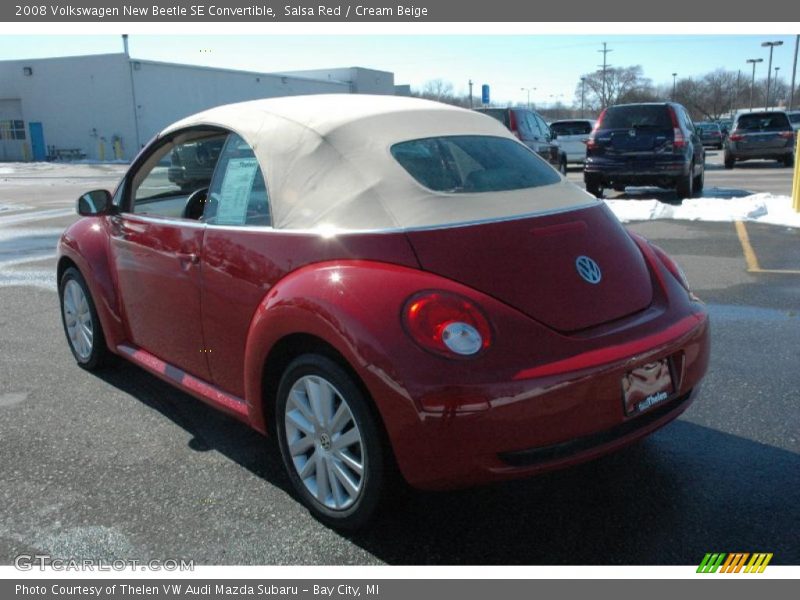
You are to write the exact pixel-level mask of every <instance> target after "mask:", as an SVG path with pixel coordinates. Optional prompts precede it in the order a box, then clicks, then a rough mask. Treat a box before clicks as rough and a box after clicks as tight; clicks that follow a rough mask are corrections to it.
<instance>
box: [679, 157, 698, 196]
mask: <svg viewBox="0 0 800 600" xmlns="http://www.w3.org/2000/svg"><path fill="white" fill-rule="evenodd" d="M693 173H694V163H692V164H691V165H690V166H689V172H688V173H687V174H686V175H684V176H683V177H681V178H680V179H679V180H678V181H677V183H676V185H675V193H676V194H678V199H680V200H684V199H685V198H691V197H692V196H693V195H694V175H693Z"/></svg>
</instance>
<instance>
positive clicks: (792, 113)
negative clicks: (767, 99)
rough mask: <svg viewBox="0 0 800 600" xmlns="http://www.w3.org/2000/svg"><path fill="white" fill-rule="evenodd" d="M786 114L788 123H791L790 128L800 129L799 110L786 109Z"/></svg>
mask: <svg viewBox="0 0 800 600" xmlns="http://www.w3.org/2000/svg"><path fill="white" fill-rule="evenodd" d="M786 116H787V117H789V123H791V124H792V129H794V130H795V131H798V130H800V110H787V111H786Z"/></svg>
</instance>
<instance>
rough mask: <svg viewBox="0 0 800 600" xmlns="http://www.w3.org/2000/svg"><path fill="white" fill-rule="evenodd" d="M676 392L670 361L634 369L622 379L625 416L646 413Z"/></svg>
mask: <svg viewBox="0 0 800 600" xmlns="http://www.w3.org/2000/svg"><path fill="white" fill-rule="evenodd" d="M674 392H675V387H674V385H673V383H672V373H671V371H670V368H669V359H667V358H664V359H662V360H657V361H655V362H651V363H648V364H646V365H644V366H641V367H639V368H638V369H634V370H633V371H631V372H630V373H627V374H626V375H625V376H624V377H623V378H622V398H623V406H624V408H625V415H626V416H631V415H636V414H638V413H641V412H644V411H646V410H648V409H649V408H651V407H653V406H655V405H657V404H660V403H661V402H664V401H665V400H667V399H668V398H670V397H671V396H672V394H673V393H674Z"/></svg>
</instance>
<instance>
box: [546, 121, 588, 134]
mask: <svg viewBox="0 0 800 600" xmlns="http://www.w3.org/2000/svg"><path fill="white" fill-rule="evenodd" d="M550 129H552V130H553V131H555V132H556V135H559V136H562V135H588V134H590V133H592V124H591V123H590V122H589V121H562V122H560V123H553V124H552V125H550Z"/></svg>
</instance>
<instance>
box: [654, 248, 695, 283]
mask: <svg viewBox="0 0 800 600" xmlns="http://www.w3.org/2000/svg"><path fill="white" fill-rule="evenodd" d="M650 247H651V248H652V249H653V251H654V252H655V253H656V256H658V259H659V260H660V261H661V262H662V263H664V266H665V267H667V271H669V272H670V273H672V276H673V277H675V279H677V280H678V282H679V283H680V284H681V285H682V286H683V287H684V288H686V291H687V292H688V291H689V280H688V279H686V273H684V272H683V269H681V267H680V265H679V264H678V263H676V262H675V261H674V260H673V259H672V258H670V256H669V255H668V254H667V253H666V252H664V250H662V249H661V248H659V247H658V246H656V245H655V244H650Z"/></svg>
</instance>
